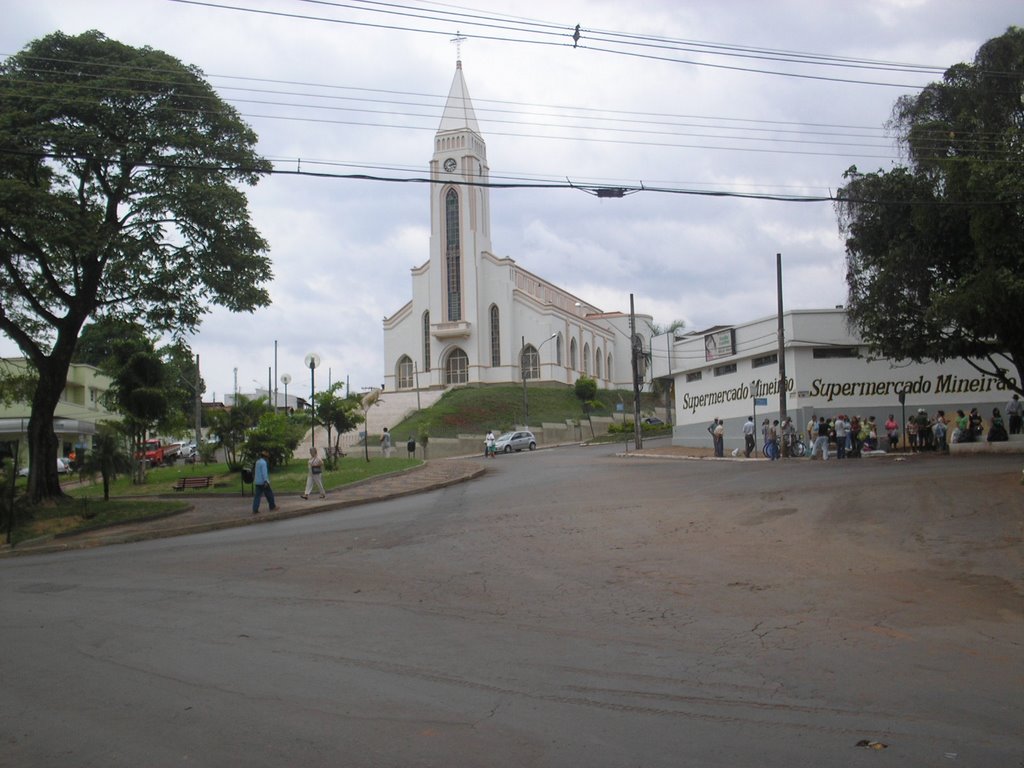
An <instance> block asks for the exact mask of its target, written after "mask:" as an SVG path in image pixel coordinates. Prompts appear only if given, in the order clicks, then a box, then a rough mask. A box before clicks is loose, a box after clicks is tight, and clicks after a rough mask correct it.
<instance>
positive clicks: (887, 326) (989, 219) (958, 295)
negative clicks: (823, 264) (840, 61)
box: [837, 27, 1024, 392]
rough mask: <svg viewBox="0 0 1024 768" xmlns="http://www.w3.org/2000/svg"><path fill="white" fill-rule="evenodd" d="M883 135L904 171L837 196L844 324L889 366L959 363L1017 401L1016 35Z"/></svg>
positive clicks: (1021, 153) (852, 177)
mask: <svg viewBox="0 0 1024 768" xmlns="http://www.w3.org/2000/svg"><path fill="white" fill-rule="evenodd" d="M892 126H893V127H894V128H895V130H896V132H897V135H898V136H899V138H900V140H901V142H902V146H903V147H905V150H906V155H907V159H908V163H907V165H906V167H896V168H893V169H892V170H889V171H878V172H876V173H867V174H864V173H860V172H858V171H857V169H856V168H851V169H850V170H849V171H847V173H846V179H847V184H846V185H845V186H844V187H843V188H842V189H841V190H840V191H839V199H838V204H837V209H838V213H839V218H840V227H841V229H842V231H843V232H844V233H845V234H846V236H847V240H846V252H847V270H848V272H847V284H848V287H849V299H848V311H849V315H850V319H851V322H852V324H853V325H854V326H855V327H857V328H858V329H859V331H860V333H861V334H862V336H863V338H864V339H865V340H866V341H867V342H868V343H869V344H870V345H871V347H872V348H873V349H874V350H876V351H878V352H880V353H881V354H883V355H885V356H887V357H892V358H898V359H910V360H915V361H917V362H921V361H924V360H939V361H941V360H945V359H949V358H962V359H964V360H967V361H968V362H969V363H970V364H971V365H973V366H974V367H975V368H976V369H977V370H978V371H980V372H981V373H984V374H986V375H990V376H994V377H996V378H997V379H999V380H1000V381H1001V382H1002V383H1003V385H1005V386H1007V387H1008V388H1011V389H1014V390H1016V391H1018V392H1024V390H1022V389H1021V385H1022V381H1024V376H1022V374H1024V312H1022V311H1021V307H1024V193H1022V190H1024V29H1021V28H1018V27H1011V28H1010V29H1009V30H1007V32H1006V33H1005V34H1004V35H1002V36H1000V37H997V38H994V39H992V40H989V41H988V42H987V43H985V44H984V45H983V46H982V47H981V48H980V49H979V50H978V53H977V55H976V57H975V59H974V62H973V63H972V64H957V65H956V66H953V67H951V68H950V69H948V70H947V71H946V73H945V76H944V77H943V80H942V82H937V83H932V84H930V85H929V86H927V87H926V88H925V89H924V90H922V91H921V92H920V93H919V94H916V95H912V96H904V97H903V98H901V99H899V101H898V102H897V103H896V106H895V108H894V110H893V120H892Z"/></svg>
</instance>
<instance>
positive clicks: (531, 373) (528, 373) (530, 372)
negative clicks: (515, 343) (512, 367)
mask: <svg viewBox="0 0 1024 768" xmlns="http://www.w3.org/2000/svg"><path fill="white" fill-rule="evenodd" d="M522 366H523V368H522V370H521V371H520V375H521V376H522V377H523V378H524V379H539V378H540V354H539V353H538V352H537V348H536V347H535V346H533V344H527V345H526V346H525V347H524V348H523V360H522Z"/></svg>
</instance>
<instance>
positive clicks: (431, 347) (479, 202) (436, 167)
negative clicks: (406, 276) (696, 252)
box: [384, 61, 651, 391]
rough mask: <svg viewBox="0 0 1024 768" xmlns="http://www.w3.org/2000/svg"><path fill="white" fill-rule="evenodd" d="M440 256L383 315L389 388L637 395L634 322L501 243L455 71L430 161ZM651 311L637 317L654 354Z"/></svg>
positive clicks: (476, 130) (434, 246)
mask: <svg viewBox="0 0 1024 768" xmlns="http://www.w3.org/2000/svg"><path fill="white" fill-rule="evenodd" d="M430 178H431V181H432V183H431V185H430V254H429V258H428V260H427V261H426V263H424V264H423V265H421V266H419V267H415V268H414V269H412V299H411V300H410V301H409V302H408V303H406V304H405V305H404V306H403V307H401V308H400V309H399V310H398V311H397V312H395V313H394V314H393V315H391V316H390V317H386V318H384V360H385V385H386V389H387V390H391V391H395V390H398V391H402V390H413V389H430V388H443V387H449V386H452V385H460V384H496V383H510V382H522V381H523V378H524V377H525V378H526V379H531V380H539V381H550V382H559V383H564V384H566V385H572V384H574V383H575V382H576V380H577V379H578V378H579V377H580V376H581V375H587V376H590V377H592V378H594V379H596V380H597V383H598V386H599V387H600V388H604V389H609V388H630V387H631V386H632V365H631V360H630V351H631V334H630V318H629V315H628V314H627V313H624V312H604V311H602V310H600V309H599V308H597V307H595V306H593V305H592V304H590V303H588V302H586V301H584V300H583V299H581V298H579V297H578V296H574V295H573V294H571V293H569V292H568V291H566V290H564V289H562V288H559V287H558V286H556V285H554V284H552V283H550V282H548V281H547V280H545V279H544V278H542V277H539V276H538V275H535V274H534V273H532V272H530V271H528V270H526V269H523V268H522V267H521V266H519V265H518V264H517V263H516V261H515V260H514V259H512V258H509V257H508V256H498V255H496V254H495V253H494V251H493V250H492V246H491V201H490V190H489V187H488V186H487V185H488V182H489V178H490V169H489V166H488V163H487V145H486V143H485V142H484V138H483V136H482V135H481V133H480V126H479V124H478V123H477V119H476V115H475V113H474V110H473V104H472V102H471V101H470V98H469V91H468V90H467V88H466V82H465V79H464V78H463V74H462V62H461V61H459V62H457V64H456V69H455V78H454V80H453V81H452V86H451V90H450V92H449V94H448V100H447V102H446V104H445V108H444V114H443V115H442V118H441V124H440V127H439V128H438V130H437V134H436V135H435V137H434V150H433V157H432V158H431V160H430ZM650 323H651V317H650V316H649V315H637V316H636V317H635V329H636V335H637V336H639V337H640V343H641V344H642V348H643V349H645V350H649V349H650V336H651V330H650Z"/></svg>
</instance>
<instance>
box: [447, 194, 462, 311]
mask: <svg viewBox="0 0 1024 768" xmlns="http://www.w3.org/2000/svg"><path fill="white" fill-rule="evenodd" d="M444 231H445V277H446V281H445V282H446V286H447V289H448V321H449V322H455V321H457V320H461V319H462V241H461V238H460V237H459V195H458V194H457V193H456V192H455V190H454V189H449V190H448V194H447V195H445V198H444Z"/></svg>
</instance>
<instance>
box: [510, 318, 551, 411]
mask: <svg viewBox="0 0 1024 768" xmlns="http://www.w3.org/2000/svg"><path fill="white" fill-rule="evenodd" d="M557 336H558V334H557V333H552V334H551V335H550V336H548V337H547V338H546V339H544V341H542V342H541V343H540V344H538V345H537V375H538V376H539V375H540V349H541V347H543V346H544V345H545V344H547V343H548V342H549V341H551V340H552V339H554V338H555V337H557ZM522 341H523V345H522V347H521V348H520V350H519V373H520V375H521V376H522V377H523V426H524V427H526V426H529V420H530V401H529V399H528V398H527V395H526V337H525V336H523V337H522Z"/></svg>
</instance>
